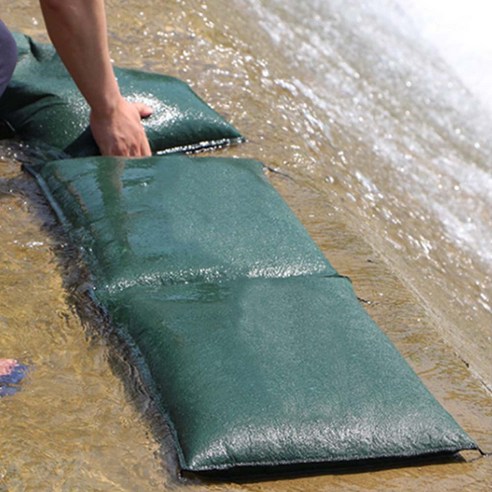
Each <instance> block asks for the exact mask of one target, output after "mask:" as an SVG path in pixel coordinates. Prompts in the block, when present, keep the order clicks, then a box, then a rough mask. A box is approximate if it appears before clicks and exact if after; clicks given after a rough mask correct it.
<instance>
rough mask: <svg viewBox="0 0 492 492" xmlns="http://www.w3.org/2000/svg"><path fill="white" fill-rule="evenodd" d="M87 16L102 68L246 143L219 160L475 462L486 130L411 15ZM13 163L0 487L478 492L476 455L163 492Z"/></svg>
mask: <svg viewBox="0 0 492 492" xmlns="http://www.w3.org/2000/svg"><path fill="white" fill-rule="evenodd" d="M107 5H108V14H109V19H110V35H111V47H112V56H113V58H114V61H115V63H117V64H119V65H121V66H132V67H137V68H138V67H139V68H144V69H149V70H155V71H158V72H163V73H169V74H171V75H175V76H178V77H181V78H182V79H184V80H186V81H188V82H189V83H190V84H191V85H192V86H193V87H194V89H195V90H196V91H197V92H198V93H199V95H200V96H202V97H203V98H204V99H205V100H207V101H208V102H209V103H210V104H211V105H212V106H213V107H214V108H216V109H217V110H218V111H219V112H220V113H222V114H223V115H224V116H226V117H227V118H228V119H229V120H231V121H232V122H233V123H234V124H235V125H236V126H237V127H238V128H239V129H240V130H241V131H242V132H243V133H244V134H245V135H246V136H247V137H248V139H249V142H248V143H247V144H244V145H242V146H239V147H235V148H233V149H229V150H227V151H225V152H222V155H238V156H245V157H253V158H256V159H260V160H262V161H264V162H265V163H267V164H268V165H269V166H270V167H272V168H275V169H278V170H280V171H281V172H282V173H283V174H275V173H272V174H271V175H270V177H271V179H272V181H273V183H274V184H275V186H276V187H277V188H278V189H279V191H280V192H281V193H282V194H283V196H284V197H285V198H286V200H287V202H288V203H289V205H291V206H292V208H293V209H294V210H295V212H296V213H297V214H298V215H299V217H300V219H301V220H302V222H303V223H304V224H305V225H306V227H307V228H308V230H309V232H310V233H311V235H312V236H313V238H314V239H315V240H316V241H317V242H318V244H319V245H320V246H321V247H322V249H323V251H324V252H325V253H326V254H327V256H328V257H329V259H330V260H331V261H332V262H333V263H334V265H335V267H336V268H337V269H338V270H339V271H340V272H341V273H342V274H346V275H349V276H350V277H351V278H352V279H353V281H354V286H355V288H356V290H357V293H358V295H359V296H360V297H361V298H363V299H364V300H366V301H367V302H366V306H367V308H368V309H369V311H370V313H371V315H372V316H373V317H374V318H375V319H376V321H377V322H378V323H379V324H380V326H381V327H382V329H383V330H384V331H386V332H387V333H388V334H389V335H390V337H391V338H392V340H393V341H394V342H395V343H396V344H397V346H398V348H399V349H400V350H401V351H402V353H403V354H404V355H405V357H406V358H407V360H409V362H410V363H411V364H412V366H413V367H414V368H415V369H416V370H417V372H418V373H419V375H420V376H421V377H422V378H423V379H424V381H425V383H426V384H427V385H428V386H429V388H430V389H431V390H432V391H433V393H434V394H435V395H436V396H437V397H438V398H439V399H440V401H442V402H443V403H445V405H446V408H447V409H448V410H450V411H451V412H452V414H453V415H454V416H455V417H456V418H458V419H459V421H460V423H462V425H464V427H465V429H466V430H468V431H469V432H470V433H471V434H472V436H473V437H474V438H476V439H477V440H479V442H480V444H481V445H482V446H483V447H484V448H485V449H492V425H491V421H492V415H491V413H490V410H489V409H490V408H491V407H492V406H491V405H490V403H491V400H490V394H489V393H488V392H487V391H485V390H484V387H483V384H482V383H485V384H488V385H489V386H492V381H491V379H490V378H491V374H492V365H491V361H490V346H491V337H492V311H491V303H492V294H491V292H490V290H491V289H490V285H491V277H492V257H491V248H490V245H491V244H492V227H491V224H492V212H491V211H492V207H491V205H492V177H491V176H492V170H491V159H490V156H491V155H492V152H491V150H492V149H491V144H490V139H489V138H488V136H489V135H490V130H491V129H492V123H491V121H492V120H491V116H490V112H489V111H488V110H487V109H486V106H485V105H483V104H482V103H481V102H480V99H479V98H478V96H477V97H475V96H474V95H473V94H472V93H471V90H470V89H469V88H468V87H469V86H467V85H465V83H464V82H463V81H462V77H461V76H460V75H459V74H458V73H457V72H455V71H454V69H453V68H452V67H450V66H449V64H448V63H447V62H445V61H444V60H443V58H442V57H441V55H440V54H439V52H438V50H437V48H436V49H434V48H432V47H431V46H430V45H429V42H428V39H427V38H426V37H425V33H423V34H421V33H420V27H421V24H420V23H419V22H417V19H418V15H417V14H416V13H415V11H414V10H412V9H410V12H409V14H407V13H406V12H407V10H408V7H409V5H410V6H412V5H414V4H408V3H405V2H403V1H402V2H401V3H398V2H396V1H390V0H380V1H371V2H369V1H367V2H364V1H363V2H361V1H355V0H354V1H341V0H340V1H327V0H324V1H321V0H306V1H305V2H296V1H295V0H283V1H280V0H268V1H267V0H264V1H261V0H232V1H229V2H227V3H225V2H224V1H223V0H210V1H207V2H205V1H196V0H176V1H175V2H166V5H165V7H164V6H163V5H162V4H161V2H155V1H152V0H141V1H139V2H136V1H126V2H122V1H117V0H111V1H109V2H107ZM1 15H2V18H3V20H4V21H6V22H7V23H8V24H10V26H11V27H12V28H16V29H19V30H23V31H24V32H26V33H29V34H31V35H34V36H36V37H37V38H38V39H46V35H45V33H44V28H43V26H42V21H41V17H40V14H39V10H38V8H37V6H36V4H35V3H33V2H31V1H27V0H17V1H15V2H14V1H13V0H6V1H5V2H3V6H2V12H1ZM479 97H481V96H479ZM19 152H21V151H19V150H18V149H15V148H14V150H12V149H11V148H10V147H9V146H8V145H4V146H3V147H2V148H1V149H0V155H2V156H3V160H2V162H0V168H1V170H0V179H1V181H0V185H1V187H0V206H1V214H2V215H1V217H2V223H1V228H0V240H1V242H2V251H1V254H0V265H1V271H0V275H1V278H2V281H1V282H2V283H1V286H2V290H1V292H0V330H1V332H0V333H1V338H0V352H1V354H2V355H4V356H6V357H17V358H19V359H21V360H23V361H25V362H27V363H29V364H30V365H31V367H32V368H33V370H32V372H31V374H30V376H29V378H28V380H27V381H26V383H25V385H24V390H23V391H22V392H21V393H19V394H18V395H16V396H15V397H14V398H11V399H9V400H7V399H3V400H2V401H0V428H1V429H2V430H1V432H0V490H40V489H41V490H43V489H44V490H77V488H80V489H81V490H153V489H155V488H156V487H158V486H159V487H161V488H165V489H167V488H179V489H181V488H183V489H185V488H192V489H202V488H205V489H206V490H214V489H217V490H236V489H237V490H244V489H248V490H274V489H279V490H324V489H346V490H367V489H368V488H369V489H374V490H412V489H413V490H419V489H420V490H425V489H429V487H430V484H432V487H433V488H436V489H437V490H439V489H440V490H452V489H453V487H455V490H457V489H458V488H465V487H467V490H468V489H469V490H473V489H474V487H475V490H482V489H481V488H480V487H482V485H483V484H484V483H485V482H486V480H487V477H490V476H492V469H491V464H490V460H489V461H488V462H487V461H486V462H485V464H480V461H477V462H473V463H462V464H455V465H453V466H443V467H442V466H441V467H439V466H437V465H435V466H430V467H425V468H424V469H422V468H420V467H419V468H415V469H404V470H403V471H398V470H395V471H393V470H386V471H380V472H376V471H374V470H373V473H371V474H369V475H367V474H359V475H357V474H349V475H340V476H337V475H335V476H327V477H320V478H316V479H299V480H298V481H295V480H294V481H286V482H268V483H266V484H262V483H258V484H249V485H237V484H225V485H223V486H222V485H218V484H217V485H206V486H205V485H203V484H201V483H199V482H194V481H191V482H189V481H188V482H184V483H182V482H179V483H178V482H177V480H176V477H175V460H174V457H173V451H172V446H171V445H170V443H169V437H168V433H167V432H166V429H165V427H162V426H159V425H156V424H155V419H154V417H153V409H152V402H151V400H150V398H149V396H148V395H146V393H145V391H144V390H143V389H138V391H137V392H136V393H135V390H132V389H131V388H135V387H136V388H139V385H138V377H137V376H136V375H135V374H133V372H132V370H131V366H130V365H129V364H128V362H127V361H126V358H125V356H124V353H123V355H119V354H121V348H118V349H117V350H116V351H115V350H113V349H112V347H113V346H114V340H113V339H111V338H110V337H109V335H108V334H107V330H106V329H105V328H103V329H102V328H101V325H104V323H102V322H101V321H102V320H100V319H99V318H98V316H97V313H93V312H91V310H90V308H88V307H87V304H88V302H87V300H86V299H84V298H83V296H82V297H81V295H79V293H78V290H83V289H82V288H81V287H80V286H81V285H82V286H83V278H82V280H81V275H82V273H80V271H78V270H77V271H74V270H76V269H74V268H73V267H72V266H71V265H72V263H74V262H76V256H75V254H74V253H73V252H71V251H70V247H69V245H66V244H65V243H64V239H63V236H62V234H61V232H60V231H59V230H58V228H57V226H56V224H55V223H54V219H53V217H52V215H51V214H50V212H49V210H48V208H47V206H46V204H45V203H44V201H43V199H42V197H40V196H39V194H38V193H37V192H36V187H35V185H34V184H33V183H32V182H31V181H30V179H29V178H28V177H27V176H24V175H22V174H21V173H20V171H19V168H18V164H17V163H16V161H15V157H16V156H15V155H14V154H15V153H19ZM284 175H288V176H289V177H290V178H292V179H286V178H285V177H284ZM67 251H68V253H67ZM74 300H76V301H78V304H79V311H80V309H81V308H80V306H82V311H83V312H82V313H80V312H76V311H75V310H74V308H73V306H74ZM108 340H109V341H108ZM455 353H456V354H457V356H455V355H454V354H455ZM462 361H465V362H466V364H468V365H469V366H470V369H471V370H472V373H470V372H469V371H468V370H467V368H466V365H465V364H463V362H462ZM483 461H485V460H483ZM488 480H490V478H489V479H488ZM40 483H41V484H46V485H42V486H41V487H40ZM473 483H475V485H473ZM2 487H3V488H2Z"/></svg>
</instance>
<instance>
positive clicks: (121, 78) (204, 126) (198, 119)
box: [0, 33, 243, 157]
mask: <svg viewBox="0 0 492 492" xmlns="http://www.w3.org/2000/svg"><path fill="white" fill-rule="evenodd" d="M14 38H15V40H16V43H17V51H18V62H17V66H16V69H15V71H14V75H13V78H12V81H11V82H10V84H9V86H8V87H7V89H6V91H5V93H4V94H3V96H2V97H1V98H0V121H2V122H3V125H2V126H1V127H0V138H1V136H2V133H3V136H11V135H16V136H18V137H20V138H21V139H22V140H24V141H28V142H33V143H42V144H43V146H44V147H46V148H52V149H56V150H58V151H63V152H64V153H65V154H67V157H82V156H90V155H97V154H99V151H98V148H97V146H96V144H95V142H94V139H93V138H92V135H91V132H90V130H89V127H88V120H89V106H88V105H87V103H86V102H85V100H84V99H83V97H82V96H81V94H80V93H79V91H78V90H77V87H76V86H75V84H74V82H73V80H72V78H71V77H70V75H69V74H68V72H67V70H66V69H65V67H64V65H63V63H62V62H61V60H60V58H59V56H58V55H57V53H56V51H55V50H54V48H53V46H52V45H49V44H42V43H36V42H35V41H33V40H32V39H31V38H30V37H28V36H25V35H23V34H19V33H15V34H14ZM115 74H116V77H117V78H118V84H119V86H120V89H121V91H122V94H123V95H124V96H125V97H126V98H127V99H129V100H131V101H139V102H144V103H146V104H148V105H149V106H151V107H152V109H153V114H152V116H150V117H149V118H146V119H144V120H143V124H144V127H145V130H146V132H147V136H148V138H149V143H150V146H151V148H152V151H153V152H154V153H155V152H158V151H163V152H164V151H165V152H171V151H176V150H201V149H204V148H209V147H217V146H222V145H227V144H231V143H235V142H239V141H241V140H242V139H243V138H242V136H241V135H240V134H239V132H238V131H237V130H236V129H235V128H234V127H233V126H232V125H231V124H229V123H228V122H227V121H226V120H224V118H222V116H220V115H219V114H217V113H216V112H215V111H214V110H213V109H212V108H210V106H208V105H207V104H206V103H205V102H204V101H202V100H201V99H200V98H199V97H198V96H197V95H196V94H195V93H194V92H193V91H192V90H191V89H190V87H189V86H188V85H187V84H185V83H184V82H182V81H180V80H178V79H176V78H173V77H169V76H165V75H160V74H156V73H149V72H143V71H138V70H129V69H122V68H115Z"/></svg>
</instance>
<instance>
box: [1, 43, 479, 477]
mask: <svg viewBox="0 0 492 492" xmlns="http://www.w3.org/2000/svg"><path fill="white" fill-rule="evenodd" d="M16 40H17V45H18V50H19V63H18V66H17V68H16V71H15V73H14V79H13V81H12V83H11V84H10V86H9V88H8V89H7V91H6V93H5V94H4V96H3V97H2V98H1V99H0V119H3V120H4V121H6V122H7V124H8V126H9V127H10V128H11V129H12V130H13V132H14V133H15V134H16V135H18V136H20V137H21V138H22V139H23V140H27V141H30V142H42V143H43V145H47V146H48V147H50V148H54V149H58V150H60V151H63V153H65V154H69V155H72V156H90V155H93V154H97V148H96V146H95V144H94V141H93V140H92V138H91V135H90V131H89V130H88V128H87V116H88V108H87V105H86V104H85V102H84V101H83V99H82V98H81V96H80V95H79V94H78V91H77V89H76V88H75V86H74V85H73V82H72V81H71V79H70V77H69V76H68V74H67V72H66V71H65V69H64V67H63V65H62V64H61V62H60V60H59V58H58V56H57V55H56V53H55V52H54V50H53V48H52V47H51V46H49V45H42V44H37V43H35V42H33V41H32V40H31V39H30V38H28V37H25V36H23V35H16ZM116 74H117V76H118V80H119V83H120V86H121V88H122V91H123V93H124V95H125V96H127V97H129V98H131V99H132V98H133V99H135V100H137V99H138V100H143V101H146V102H148V103H149V104H150V105H151V106H152V107H153V109H154V114H153V116H152V117H150V118H149V119H148V120H145V122H144V124H145V126H146V130H147V134H148V136H149V140H150V143H151V146H152V149H153V150H154V152H155V151H159V150H163V151H169V152H170V151H176V150H183V149H187V150H198V149H201V148H204V147H209V146H217V145H222V144H228V143H233V142H236V141H239V140H241V139H242V137H241V136H240V134H239V133H238V132H237V130H235V129H234V128H233V127H232V126H231V125H229V124H228V123H227V122H226V121H225V120H224V119H223V118H222V117H220V116H219V115H218V114H217V113H215V112H214V111H213V110H212V109H211V108H209V107H208V106H207V105H206V104H205V103H204V102H203V101H201V100H200V99H199V98H198V97H197V96H196V95H195V94H194V93H193V92H192V91H191V89H190V88H189V87H188V86H187V85H186V84H184V83H182V82H181V81H178V80H176V79H173V78H170V77H165V76H162V75H157V74H149V73H145V72H138V71H133V70H121V69H116ZM37 178H38V180H39V182H40V184H41V186H42V188H43V190H44V192H45V193H46V195H47V197H48V198H49V199H50V201H51V204H52V206H53V208H54V209H55V211H56V212H57V213H58V215H59V216H60V218H61V219H62V220H63V222H64V223H65V225H66V226H67V230H68V231H69V233H70V235H71V236H72V239H73V240H74V241H76V242H77V244H80V245H81V246H82V248H83V250H84V252H85V257H86V260H87V262H88V264H89V267H90V270H91V271H92V274H93V282H94V291H93V294H94V298H95V299H96V301H97V302H98V303H99V304H100V305H101V306H102V307H104V308H105V309H106V310H107V311H108V313H109V314H110V315H111V317H112V319H113V321H114V322H115V323H116V324H117V325H118V326H119V327H120V330H121V331H122V333H124V334H125V335H129V336H131V337H132V338H133V340H134V341H135V343H136V346H137V347H138V350H139V352H140V361H141V366H142V370H143V373H145V374H147V373H148V374H150V375H151V384H152V385H153V387H154V390H155V392H156V395H158V399H159V401H160V405H161V408H162V409H163V411H164V412H165V413H166V414H167V416H168V419H169V422H170V424H171V427H172V429H173V432H174V435H175V439H176V445H177V449H178V455H179V460H180V464H181V466H182V468H183V469H185V470H192V471H206V470H221V469H230V468H241V467H249V466H257V467H262V466H271V465H301V464H306V463H308V464H309V463H311V464H313V463H327V462H333V461H334V462H339V461H350V460H364V459H371V458H384V457H400V456H414V455H418V454H429V453H440V452H455V451H458V450H460V449H467V448H473V447H475V444H474V443H473V442H472V441H471V440H470V438H469V437H468V436H467V435H466V434H465V433H464V432H463V431H462V430H461V429H460V427H459V426H458V425H457V424H456V423H455V422H454V420H453V419H452V418H451V417H450V416H449V415H448V414H447V413H446V412H445V411H444V410H443V409H442V407H440V405H439V404H438V403H437V402H436V401H435V400H434V398H433V397H432V396H431V395H430V394H429V393H428V392H427V390H426V389H425V388H424V387H423V386H422V384H421V383H420V381H419V379H418V378H417V377H416V375H415V374H414V373H413V372H412V370H411V369H410V368H409V366H408V365H407V364H406V363H405V361H404V360H403V359H402V358H401V357H400V355H399V354H398V353H397V351H396V350H395V349H394V347H393V346H392V345H391V343H390V342H389V341H388V339H387V338H386V337H385V336H384V335H383V334H382V333H381V331H380V330H379V329H378V328H377V326H375V325H374V323H373V322H372V321H371V319H370V318H369V317H368V316H367V314H366V313H365V311H364V310H363V309H362V308H361V307H360V306H359V304H358V302H357V299H356V297H355V296H354V293H353V291H352V289H351V286H350V283H349V281H348V280H347V279H346V278H343V277H341V276H339V275H338V274H337V272H336V271H335V270H334V269H333V267H332V266H331V265H330V264H329V263H328V262H327V261H326V259H325V258H324V256H323V255H322V253H321V252H320V251H319V249H318V248H317V247H316V245H315V244H314V243H313V241H312V240H311V239H310V238H309V236H308V235H307V233H306V231H305V230H304V229H303V227H302V226H301V225H300V223H299V222H298V221H297V219H296V218H295V217H294V216H293V214H292V213H291V212H290V210H289V208H288V207H287V206H286V205H285V203H284V202H283V201H282V200H281V198H280V197H279V196H278V195H277V193H276V192H275V191H274V190H273V189H272V188H271V186H270V185H269V184H268V182H267V181H266V179H265V177H264V176H263V173H262V165H261V164H259V163H257V162H254V161H249V160H231V159H188V158H186V157H183V156H177V155H176V156H170V157H167V158H150V159H143V160H131V161H125V160H123V159H108V158H105V159H103V158H86V159H81V160H68V161H56V162H52V163H50V164H48V165H46V166H45V167H44V168H42V170H41V171H40V173H39V174H37Z"/></svg>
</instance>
